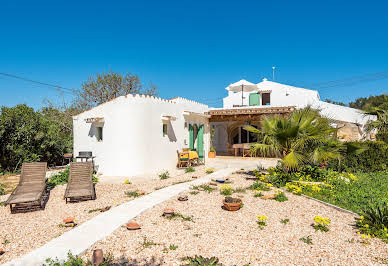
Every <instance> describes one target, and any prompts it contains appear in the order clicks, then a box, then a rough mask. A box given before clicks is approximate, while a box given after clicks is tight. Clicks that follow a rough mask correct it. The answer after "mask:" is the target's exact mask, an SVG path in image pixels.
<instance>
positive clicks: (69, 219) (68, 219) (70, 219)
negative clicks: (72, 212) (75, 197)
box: [63, 217, 74, 224]
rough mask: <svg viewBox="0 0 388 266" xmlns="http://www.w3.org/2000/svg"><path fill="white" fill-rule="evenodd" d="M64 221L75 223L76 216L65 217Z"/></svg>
mask: <svg viewBox="0 0 388 266" xmlns="http://www.w3.org/2000/svg"><path fill="white" fill-rule="evenodd" d="M63 223H65V224H70V223H74V217H68V218H66V219H64V220H63Z"/></svg>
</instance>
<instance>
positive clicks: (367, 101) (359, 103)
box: [349, 94, 388, 111]
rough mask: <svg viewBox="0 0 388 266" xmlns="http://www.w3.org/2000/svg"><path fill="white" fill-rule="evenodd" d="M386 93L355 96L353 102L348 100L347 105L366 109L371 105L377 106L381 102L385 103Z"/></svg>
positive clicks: (371, 106)
mask: <svg viewBox="0 0 388 266" xmlns="http://www.w3.org/2000/svg"><path fill="white" fill-rule="evenodd" d="M387 97H388V96H387V95H385V94H381V95H377V96H369V97H367V98H366V97H361V98H357V99H356V100H355V101H354V102H350V103H349V106H350V107H352V108H356V109H360V110H364V111H365V110H368V109H370V108H373V107H378V106H380V105H381V104H383V103H385V102H386V101H387V100H386V99H387Z"/></svg>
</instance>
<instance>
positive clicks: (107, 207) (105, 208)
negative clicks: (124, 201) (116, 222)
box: [100, 206, 111, 212]
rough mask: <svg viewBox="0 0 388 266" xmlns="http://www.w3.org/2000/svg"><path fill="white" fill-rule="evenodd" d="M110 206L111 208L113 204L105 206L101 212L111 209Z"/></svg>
mask: <svg viewBox="0 0 388 266" xmlns="http://www.w3.org/2000/svg"><path fill="white" fill-rule="evenodd" d="M110 208H111V206H106V207H104V208H101V209H100V212H106V211H109V210H110Z"/></svg>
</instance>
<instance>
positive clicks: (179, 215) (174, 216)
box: [162, 213, 194, 222]
mask: <svg viewBox="0 0 388 266" xmlns="http://www.w3.org/2000/svg"><path fill="white" fill-rule="evenodd" d="M162 217H164V218H167V219H169V220H172V219H176V218H181V219H182V220H183V221H189V222H194V220H193V216H184V215H183V214H181V213H174V214H172V215H169V216H163V215H162Z"/></svg>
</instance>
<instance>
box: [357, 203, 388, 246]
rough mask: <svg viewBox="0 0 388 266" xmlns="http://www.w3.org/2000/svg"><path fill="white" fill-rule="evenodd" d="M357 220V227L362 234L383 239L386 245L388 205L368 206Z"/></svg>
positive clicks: (387, 237)
mask: <svg viewBox="0 0 388 266" xmlns="http://www.w3.org/2000/svg"><path fill="white" fill-rule="evenodd" d="M362 214H363V215H362V216H360V218H359V219H357V223H356V224H357V227H358V228H359V229H360V231H361V232H362V233H363V234H366V235H369V236H375V237H378V238H381V239H384V240H385V241H386V242H387V243H388V204H387V203H385V202H384V203H379V204H375V205H370V206H369V208H367V209H365V210H364V211H363V212H362Z"/></svg>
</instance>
